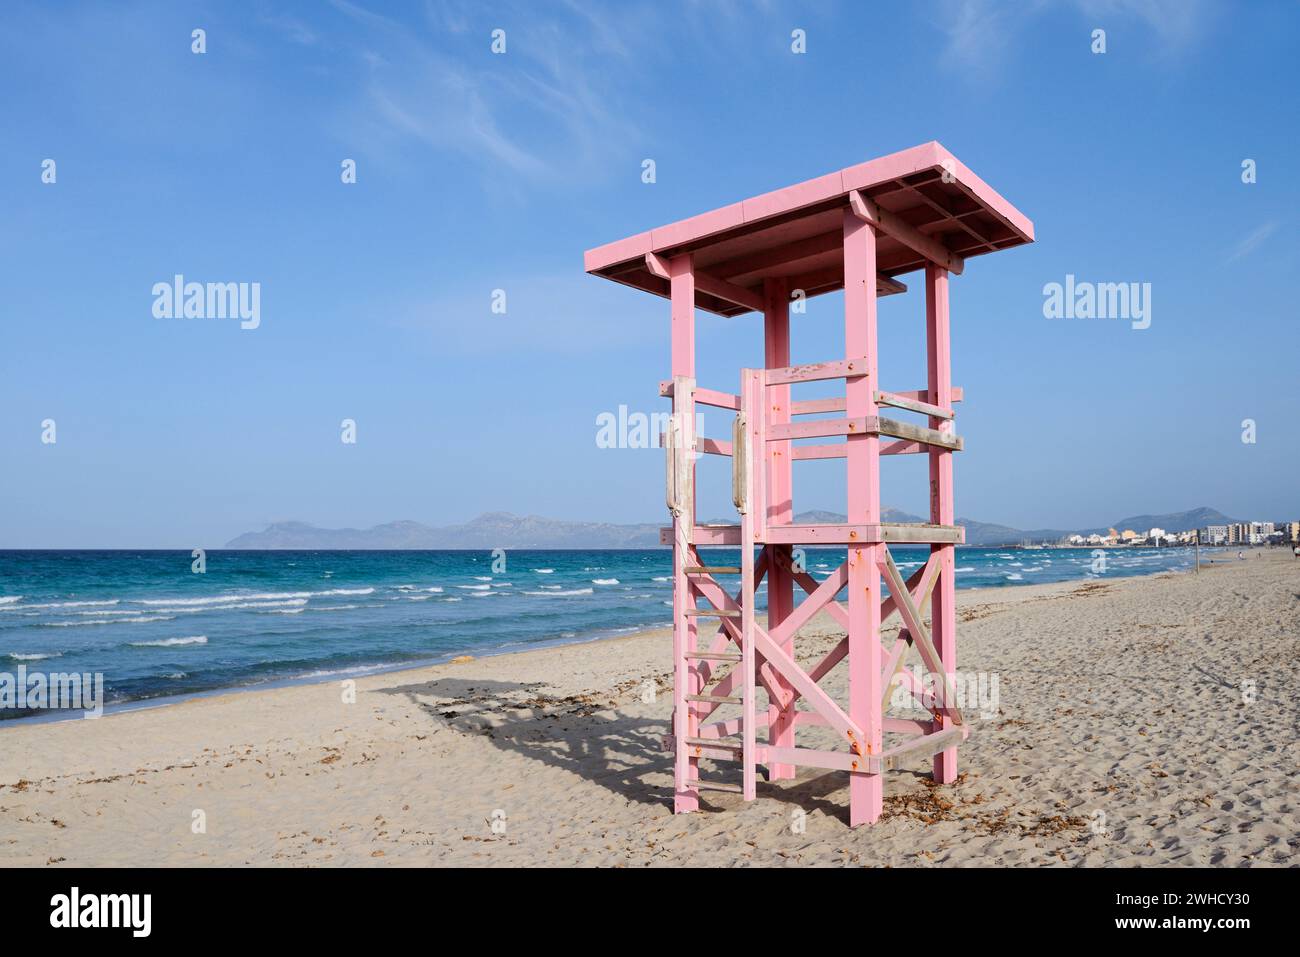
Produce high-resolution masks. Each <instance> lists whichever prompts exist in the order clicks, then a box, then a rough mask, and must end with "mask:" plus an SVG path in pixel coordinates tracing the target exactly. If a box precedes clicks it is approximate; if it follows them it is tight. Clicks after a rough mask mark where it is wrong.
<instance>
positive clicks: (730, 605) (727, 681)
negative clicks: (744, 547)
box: [694, 581, 793, 720]
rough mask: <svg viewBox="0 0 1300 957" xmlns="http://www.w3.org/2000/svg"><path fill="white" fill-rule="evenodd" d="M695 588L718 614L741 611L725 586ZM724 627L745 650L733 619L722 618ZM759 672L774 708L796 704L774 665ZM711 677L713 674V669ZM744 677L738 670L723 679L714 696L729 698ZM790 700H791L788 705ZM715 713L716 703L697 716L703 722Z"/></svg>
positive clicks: (765, 664)
mask: <svg viewBox="0 0 1300 957" xmlns="http://www.w3.org/2000/svg"><path fill="white" fill-rule="evenodd" d="M694 584H695V589H696V590H697V591H698V592H699V593H700V594H701V595H703V596H704V597H705V598H706V599H707V600H708V601H709V602H710V603H711V604H712V605H713V607H714V608H717V609H718V610H719V611H739V610H740V605H739V604H738V603H737V602H736V600H735V599H734V598H732V597H731V596H730V595H728V594H727V593H726V592H725V591H723V590H722V586H721V585H719V584H718V583H717V582H715V581H700V582H695V583H694ZM722 627H723V628H724V629H726V632H727V634H728V635H729V636H730V637H731V639H732V640H733V641H734V642H735V643H736V644H737V646H739V647H741V648H742V650H743V648H744V644H743V641H742V636H741V633H740V626H739V625H737V624H736V622H735V620H734V619H731V618H723V619H722ZM754 629H755V631H760V630H761V629H759V627H758V625H757V624H756V625H755V626H754ZM760 657H766V655H764V654H763V653H762V652H761V651H760ZM757 670H758V679H759V681H761V682H762V684H763V690H765V691H766V692H767V695H768V697H769V698H770V699H771V700H772V702H773V704H776V705H778V706H779V707H781V708H786V707H789V705H790V704H792V703H793V697H792V695H791V694H790V693H789V692H786V693H782V691H781V686H780V684H779V682H778V680H777V676H776V673H775V672H774V671H773V670H772V666H771V664H770V663H769V662H767V661H764V662H762V663H761V664H760V665H759V667H758V669H757ZM709 673H711V669H710V672H709ZM742 677H743V676H742V675H740V674H739V673H738V669H735V668H733V669H732V670H731V672H730V673H729V674H728V675H727V676H726V677H725V678H723V679H722V681H721V682H719V684H718V686H717V688H716V689H714V691H715V693H716V694H718V695H722V696H725V695H728V694H730V693H731V692H732V691H733V690H734V689H735V687H736V684H737V683H738V682H739V681H740V680H741V678H742ZM787 699H789V701H788V702H787ZM716 709H717V704H716V703H710V702H704V703H702V706H701V707H700V708H699V710H698V711H697V712H696V714H697V716H698V717H699V718H700V719H701V720H703V719H704V718H707V717H708V716H709V715H711V714H712V713H713V712H714V711H715V710H716Z"/></svg>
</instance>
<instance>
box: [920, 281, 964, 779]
mask: <svg viewBox="0 0 1300 957" xmlns="http://www.w3.org/2000/svg"><path fill="white" fill-rule="evenodd" d="M925 329H926V344H927V347H928V349H927V351H928V354H929V392H930V402H931V403H932V404H933V405H937V406H941V407H942V408H945V409H951V408H952V348H951V341H950V339H949V326H948V270H946V269H944V268H942V267H940V266H936V265H934V264H933V263H931V264H929V265H927V266H926V267H925ZM930 428H932V429H949V428H951V420H943V419H937V418H934V417H931V419H930ZM953 516H954V505H953V481H952V452H951V451H950V450H948V449H938V448H934V447H931V450H930V521H931V522H934V523H937V524H943V525H951V524H953V520H954V519H953ZM955 550H956V546H955V545H931V546H930V551H931V552H932V553H934V554H935V555H936V557H937V560H938V563H939V581H938V584H937V585H936V586H935V590H934V595H933V597H932V598H931V604H930V617H931V626H930V627H931V631H932V632H933V636H934V646H935V650H936V651H938V653H939V658H940V660H941V661H942V662H943V670H944V673H945V674H947V675H950V676H955V673H956V671H957V609H956V594H955V585H956V582H955V581H954V575H955V572H954V568H955V566H956V560H955V559H956V555H955ZM950 727H952V719H951V718H950V717H948V716H947V715H945V716H944V717H943V718H942V719H941V721H940V722H939V725H938V727H937V728H936V729H935V730H939V729H940V728H943V729H946V728H950ZM956 778H957V749H956V748H948V749H947V750H946V751H941V752H940V753H939V754H936V755H935V756H934V780H935V781H936V782H938V783H940V784H950V783H951V782H953V781H955V780H956Z"/></svg>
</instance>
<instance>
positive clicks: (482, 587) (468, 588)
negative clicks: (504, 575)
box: [456, 585, 492, 591]
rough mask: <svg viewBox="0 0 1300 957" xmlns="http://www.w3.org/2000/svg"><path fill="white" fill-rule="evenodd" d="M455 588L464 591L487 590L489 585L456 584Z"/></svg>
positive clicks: (489, 587)
mask: <svg viewBox="0 0 1300 957" xmlns="http://www.w3.org/2000/svg"><path fill="white" fill-rule="evenodd" d="M456 587H457V588H463V589H465V590H466V591H488V590H489V589H491V587H492V586H491V585H457V586H456Z"/></svg>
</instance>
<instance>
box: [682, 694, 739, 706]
mask: <svg viewBox="0 0 1300 957" xmlns="http://www.w3.org/2000/svg"><path fill="white" fill-rule="evenodd" d="M686 700H687V701H699V702H716V703H718V704H744V703H745V699H744V698H737V697H734V696H732V695H723V694H688V695H687V696H686Z"/></svg>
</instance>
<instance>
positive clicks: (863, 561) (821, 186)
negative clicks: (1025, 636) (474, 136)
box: [585, 142, 1034, 826]
mask: <svg viewBox="0 0 1300 957" xmlns="http://www.w3.org/2000/svg"><path fill="white" fill-rule="evenodd" d="M1033 239H1034V227H1033V224H1032V223H1031V222H1030V221H1029V220H1028V219H1027V218H1026V217H1025V216H1024V215H1022V214H1021V213H1020V212H1019V211H1018V210H1017V209H1016V208H1015V207H1013V206H1012V205H1011V204H1010V203H1008V202H1007V201H1006V200H1005V199H1003V198H1002V197H1001V196H1000V195H998V193H996V192H995V191H994V190H993V189H992V188H991V187H989V186H988V185H987V184H986V183H985V182H984V181H983V180H981V179H980V178H979V177H978V176H976V175H975V174H974V173H972V172H971V171H970V170H969V169H967V168H966V167H965V166H964V165H963V164H962V163H961V162H960V161H959V160H958V159H957V158H956V157H954V156H953V155H952V154H951V153H949V152H948V151H947V150H946V149H944V148H943V147H942V146H940V145H939V144H938V143H933V142H932V143H926V144H924V145H921V146H916V147H913V148H912V149H908V150H903V151H902V152H900V153H894V154H892V155H890V156H884V157H881V158H880V159H874V160H871V161H869V162H866V163H862V164H860V165H858V166H850V167H848V168H847V169H842V170H840V171H839V172H836V173H830V174H828V175H826V176H821V177H818V178H817V179H811V180H808V181H807V182H804V183H799V184H797V185H794V186H789V187H786V188H785V189H780V190H777V191H776V192H772V193H766V194H764V195H762V196H757V197H754V198H753V199H747V200H744V201H743V202H739V203H733V204H731V205H730V206H723V207H721V208H720V209H715V210H713V211H712V212H708V213H703V214H701V215H699V216H694V217H691V218H690V219H684V220H682V221H680V222H676V223H673V224H671V225H668V226H663V227H660V228H658V229H652V230H649V231H647V232H643V233H638V234H637V235H635V236H630V237H628V238H627V239H621V240H619V241H618V242H614V243H609V244H608V245H605V246H599V247H597V248H595V249H591V250H588V251H587V253H586V263H585V265H586V270H587V272H589V273H593V274H594V275H597V276H604V277H605V278H607V279H612V280H614V281H615V282H620V283H623V284H624V285H628V286H632V287H634V288H636V289H642V290H645V291H646V292H651V293H654V294H655V295H657V296H662V297H664V298H666V299H668V300H670V302H671V315H672V322H671V328H672V377H671V379H668V380H666V381H664V382H662V383H661V384H660V387H659V391H660V395H663V396H667V397H669V398H671V399H672V416H671V419H670V424H669V426H668V428H667V430H666V431H665V433H664V436H663V444H664V446H665V449H666V453H667V482H666V485H667V504H668V508H669V511H670V513H671V515H672V527H671V528H665V529H663V531H662V536H661V537H662V541H663V542H664V544H669V543H671V544H672V546H673V666H674V682H673V733H672V740H671V742H670V744H671V747H672V748H673V749H674V751H675V762H674V799H673V809H674V811H676V812H679V813H680V812H684V811H694V810H696V809H697V808H698V806H699V799H700V792H701V791H703V790H723V791H736V792H739V793H741V794H742V795H743V796H744V799H745V800H752V799H753V798H754V797H755V790H756V784H757V766H758V765H760V764H763V765H766V767H767V771H768V775H767V776H768V779H769V780H780V779H782V778H791V777H794V775H795V768H796V766H798V765H806V766H811V767H818V768H829V769H835V770H840V771H847V772H848V773H849V823H850V824H851V825H853V826H856V825H858V824H864V823H866V824H869V823H872V822H874V821H875V820H877V818H879V817H880V813H881V808H882V800H883V783H882V774H883V772H884V771H886V770H887V769H889V768H892V767H895V766H897V765H898V764H899V763H900V762H902V761H904V760H914V759H916V758H924V757H929V756H933V767H934V779H935V781H937V782H940V783H948V782H951V781H952V780H953V779H954V778H955V777H956V774H957V745H958V744H959V743H960V742H962V741H964V740H965V739H966V737H967V735H968V734H969V732H970V729H969V727H968V725H967V723H966V721H965V720H964V719H963V717H962V713H961V711H960V709H959V708H958V706H957V701H956V695H955V686H954V673H955V671H956V667H957V634H956V615H955V609H954V595H953V588H954V572H953V569H954V548H955V546H956V545H958V544H960V543H961V542H962V541H963V538H964V536H963V531H962V529H961V528H960V527H958V526H957V525H955V524H954V520H953V470H952V458H953V452H956V451H960V450H961V448H962V440H961V439H960V438H959V437H958V436H957V434H956V432H955V430H954V428H953V416H954V413H953V405H954V403H956V402H960V401H961V399H962V391H961V389H959V388H956V387H954V386H953V385H952V380H951V373H950V368H949V366H950V357H949V338H948V335H949V323H948V277H949V276H950V275H960V274H961V272H962V270H963V269H964V267H965V260H966V259H968V258H970V257H972V256H978V255H981V254H983V253H990V252H995V251H997V250H1000V249H1008V248H1010V247H1012V246H1019V245H1022V244H1024V243H1029V242H1033ZM920 269H924V270H925V317H926V340H927V346H928V355H929V375H928V382H927V383H926V387H925V388H923V389H916V390H913V391H897V390H896V389H893V388H892V386H894V385H895V383H890V386H891V388H888V389H887V388H886V387H885V384H884V383H882V382H881V381H880V380H879V378H878V376H877V370H878V365H879V363H878V356H877V351H876V298H877V297H878V296H883V295H891V294H895V293H902V292H905V291H906V287H905V286H904V285H903V284H902V283H900V282H898V280H897V279H896V278H895V277H897V276H900V275H902V274H904V273H909V272H912V271H914V270H920ZM837 289H843V290H844V342H845V348H844V358H842V359H829V360H828V361H825V362H817V363H813V364H811V365H798V366H792V365H790V303H791V301H792V299H793V300H798V299H800V298H804V297H812V296H817V295H820V294H822V293H827V292H832V291H834V290H837ZM696 309H703V310H706V311H708V312H712V313H715V314H717V315H720V316H739V315H742V314H744V313H746V312H757V313H761V314H762V316H763V330H764V345H765V365H766V367H765V368H762V369H743V370H741V371H740V385H739V389H738V391H737V392H736V393H735V394H732V393H729V392H720V391H715V390H713V389H706V388H701V387H700V386H698V385H697V384H696V380H695V310H696ZM828 379H843V380H844V383H845V385H844V395H843V397H842V398H831V399H810V400H805V401H791V386H793V385H796V384H798V383H806V382H814V381H818V380H828ZM697 405H703V406H710V407H713V408H718V409H725V410H728V411H730V412H733V413H735V423H734V429H733V432H732V435H731V436H730V437H729V440H724V439H721V438H706V437H704V436H697V435H695V432H694V430H695V422H696V417H695V412H696V406H697ZM891 410H898V411H899V412H901V413H914V414H916V415H919V416H922V417H923V418H924V424H921V423H918V422H908V421H902V420H900V419H896V418H889V417H886V416H885V415H884V414H883V413H884V412H886V411H891ZM834 413H840V414H839V415H835V416H834V417H826V416H827V415H828V414H834ZM891 414H898V413H896V412H891ZM809 416H816V418H808V417H809ZM804 440H823V441H820V442H815V443H812V444H810V443H808V442H807V441H804ZM827 440H829V441H827ZM700 454H706V455H725V456H730V457H731V460H732V498H733V500H734V503H735V506H736V510H737V511H738V512H739V516H740V518H739V522H738V523H737V524H734V525H700V524H697V516H696V513H695V500H696V496H695V460H696V457H697V456H698V455H700ZM914 454H917V455H927V456H928V457H929V465H930V522H929V523H928V524H900V523H893V522H882V521H881V513H880V459H881V456H886V455H914ZM834 458H840V459H844V460H845V463H846V466H847V483H848V484H847V490H848V491H847V498H848V502H847V509H846V511H847V520H846V522H845V524H842V525H830V524H826V525H796V524H793V523H792V518H793V508H792V488H793V465H794V463H795V462H796V461H800V460H805V459H834ZM903 543H923V544H928V545H929V546H930V555H929V558H928V560H927V561H926V563H925V565H924V566H923V567H922V568H920V569H919V570H917V571H916V573H915V574H913V575H912V576H911V577H910V578H908V579H907V580H906V581H904V579H903V577H902V575H901V574H900V572H899V570H898V566H897V565H896V564H895V561H894V558H893V556H892V555H891V554H890V546H891V545H895V544H903ZM710 546H729V547H731V548H735V547H739V549H740V565H739V567H724V566H720V565H710V563H709V562H708V561H707V560H706V558H705V556H706V555H707V554H708V552H707V551H706V549H707V548H709V547H710ZM799 546H843V547H844V548H845V550H846V555H845V561H844V563H843V564H841V565H840V566H839V567H838V568H837V569H836V570H835V572H834V573H832V574H831V575H830V576H829V577H828V578H826V579H824V580H822V581H818V580H816V579H815V578H813V577H812V576H810V575H809V574H808V573H807V572H806V571H804V569H803V568H802V567H801V566H800V563H799V562H798V561H796V560H795V558H794V556H793V550H794V549H795V548H797V547H799ZM756 547H761V551H759V552H758V553H757V554H756V551H755V550H756ZM736 574H738V575H739V576H740V590H739V592H738V593H737V594H735V595H733V594H731V593H730V592H729V591H728V590H726V589H725V588H724V587H723V586H722V585H721V584H719V582H718V580H717V578H716V577H715V576H718V575H736ZM764 576H766V578H767V583H768V585H767V594H768V620H767V625H766V627H764V626H763V625H760V624H759V622H758V620H757V618H756V615H755V606H754V594H755V590H756V588H757V587H758V585H759V583H760V581H761V580H762V579H763V577H764ZM882 577H883V580H884V583H886V584H887V585H888V589H889V596H888V597H885V595H884V592H883V590H882V587H881V585H882ZM796 587H797V588H798V589H800V590H801V591H802V592H804V593H806V597H804V598H803V600H802V601H801V602H800V603H798V604H796V603H795V589H796ZM841 592H844V593H845V595H844V598H843V600H840V598H839V596H840V594H841ZM927 601H929V602H930V611H931V624H930V627H927V626H926V623H925V620H924V618H923V614H922V609H923V608H924V607H925V604H926V602H927ZM823 610H824V611H826V612H828V613H829V614H830V615H831V616H832V617H833V618H834V619H835V620H836V621H837V622H838V623H839V624H840V625H841V626H842V627H843V628H844V630H845V632H846V635H845V637H844V638H843V639H842V640H841V641H840V642H839V644H838V645H837V646H836V647H835V648H834V650H832V651H831V652H830V653H829V654H828V655H826V656H825V657H824V658H822V660H821V661H820V662H818V663H816V664H815V665H814V666H813V667H811V668H807V667H805V666H804V665H802V664H800V663H799V662H798V661H797V656H796V653H795V640H796V635H797V633H798V631H799V629H800V628H801V627H803V626H804V625H805V624H807V623H808V622H809V621H810V620H811V619H812V617H813V616H814V615H815V614H817V613H818V612H819V611H823ZM894 612H897V613H898V614H899V616H900V617H901V619H902V626H901V630H900V632H899V634H898V637H897V638H896V639H895V640H894V641H893V642H892V643H891V644H890V645H889V646H888V647H886V646H884V645H883V644H882V639H881V623H882V621H884V620H885V619H886V618H887V617H888V616H889V615H891V614H892V613H894ZM711 619H712V620H716V623H717V631H716V632H715V633H712V634H708V633H706V632H704V631H702V628H703V626H704V625H705V623H707V622H709V621H710V620H711ZM911 647H915V648H916V650H917V652H918V653H919V655H920V659H921V661H922V663H923V665H924V668H925V670H926V672H927V673H928V674H929V676H930V678H931V680H930V681H925V682H920V681H917V679H916V678H915V677H914V676H912V675H911V673H910V672H908V671H906V670H903V669H902V665H903V661H904V655H906V653H907V651H908V649H909V648H911ZM841 662H845V663H846V666H847V668H848V701H847V704H841V703H839V702H837V701H835V700H834V699H833V698H832V697H831V696H830V695H829V694H827V692H826V691H825V690H823V688H822V687H821V686H820V684H819V682H820V681H821V679H822V678H824V677H825V676H826V675H827V674H828V673H829V672H830V671H831V669H833V668H835V667H836V666H837V665H838V664H840V663H841ZM895 680H900V681H903V683H904V686H905V687H907V688H908V689H909V690H910V692H911V693H912V696H913V699H914V700H915V701H916V702H918V703H919V704H920V706H921V707H922V708H923V709H924V710H925V711H927V712H929V717H928V718H927V719H926V720H916V719H915V718H909V717H891V716H890V715H888V714H887V713H886V712H887V711H888V710H889V689H890V686H891V684H892V683H893V682H894V681H895ZM760 691H761V692H762V694H763V699H762V701H760V699H759V692H760ZM800 701H802V702H804V704H805V708H803V709H800V708H798V707H797V704H798V703H799V702H800ZM732 706H739V709H740V713H739V715H737V716H734V717H730V718H725V717H722V716H721V714H725V713H726V711H722V712H721V714H720V713H719V712H720V709H727V708H730V707H732ZM807 727H829V728H830V729H832V731H833V732H834V733H835V735H836V736H837V737H838V738H839V739H840V742H839V747H838V748H837V749H833V750H828V749H813V748H808V747H799V746H798V745H797V743H796V737H797V735H798V732H799V730H800V728H807ZM760 731H762V732H765V733H764V735H763V737H764V740H762V741H760V740H759V732H760ZM887 736H888V737H887ZM701 758H709V759H712V760H715V761H718V760H721V761H739V762H740V767H741V781H740V783H739V784H735V783H728V782H725V781H714V780H705V779H701V777H700V759H701Z"/></svg>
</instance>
